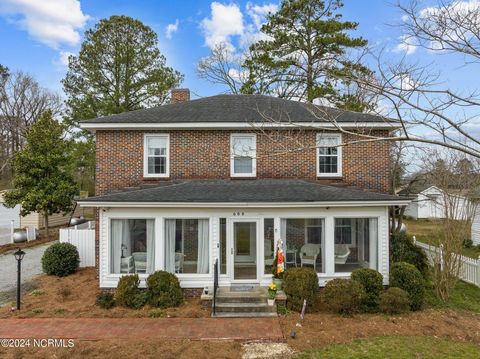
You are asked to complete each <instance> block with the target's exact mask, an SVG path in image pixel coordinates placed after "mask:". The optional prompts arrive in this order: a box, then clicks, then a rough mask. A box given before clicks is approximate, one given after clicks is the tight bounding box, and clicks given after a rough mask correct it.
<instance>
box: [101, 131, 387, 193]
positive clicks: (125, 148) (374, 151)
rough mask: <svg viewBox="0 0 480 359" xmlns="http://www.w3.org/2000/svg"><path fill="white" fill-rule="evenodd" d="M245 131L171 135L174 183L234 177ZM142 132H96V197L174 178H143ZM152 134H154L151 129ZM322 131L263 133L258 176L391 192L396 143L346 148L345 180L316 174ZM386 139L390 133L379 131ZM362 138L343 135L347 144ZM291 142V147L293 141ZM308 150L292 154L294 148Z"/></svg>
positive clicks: (260, 142)
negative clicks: (236, 136)
mask: <svg viewBox="0 0 480 359" xmlns="http://www.w3.org/2000/svg"><path fill="white" fill-rule="evenodd" d="M232 132H239V131H226V130H201V131H196V130H195V131H193V130H190V131H188V130H185V131H183V130H182V131H161V132H158V133H170V177H169V179H172V180H173V179H229V178H230V134H231V133H232ZM144 133H145V132H142V131H134V130H130V131H128V130H127V131H116V130H111V131H110V130H108V131H107V130H101V131H97V133H96V147H97V148H96V155H97V165H96V166H97V168H96V194H97V195H101V194H105V193H108V192H111V191H114V190H119V189H122V188H125V187H130V186H138V185H141V184H144V183H155V182H159V181H165V180H168V179H161V180H159V179H151V178H144V177H143V142H144ZM147 133H154V131H148V132H147ZM317 133H318V131H301V132H299V133H294V132H292V131H288V130H284V131H270V132H268V133H257V178H279V179H282V178H283V179H286V178H291V179H293V178H295V179H305V180H311V181H319V182H321V183H342V184H345V185H349V186H354V187H358V188H362V189H365V190H371V191H376V192H385V193H389V192H390V189H391V181H390V169H389V168H390V157H389V151H390V143H389V142H388V141H375V142H364V143H355V144H350V145H347V146H344V147H343V177H342V178H339V179H338V178H337V179H328V178H327V179H325V178H321V179H319V178H317V176H316V149H315V142H316V134H317ZM377 134H378V135H381V136H385V135H387V134H388V133H387V132H386V131H377ZM355 139H358V137H357V136H354V135H347V134H344V135H343V142H344V143H351V142H352V141H355ZM289 142H290V143H289ZM299 144H300V146H301V147H303V148H306V149H303V150H301V151H295V152H288V153H285V152H286V150H291V149H293V148H298V147H299Z"/></svg>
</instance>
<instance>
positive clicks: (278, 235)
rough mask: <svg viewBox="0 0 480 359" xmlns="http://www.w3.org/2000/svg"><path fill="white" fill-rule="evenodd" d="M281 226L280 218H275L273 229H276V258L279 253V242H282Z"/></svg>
mask: <svg viewBox="0 0 480 359" xmlns="http://www.w3.org/2000/svg"><path fill="white" fill-rule="evenodd" d="M280 227H281V224H280V217H274V218H273V228H275V230H274V232H273V240H274V246H273V256H274V257H275V253H277V246H278V242H279V241H280V236H281V228H280Z"/></svg>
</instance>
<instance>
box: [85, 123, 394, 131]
mask: <svg viewBox="0 0 480 359" xmlns="http://www.w3.org/2000/svg"><path fill="white" fill-rule="evenodd" d="M295 127H301V128H302V129H330V130H332V129H335V128H345V129H350V130H351V129H355V128H359V129H360V128H361V129H364V128H375V129H379V130H390V131H393V130H396V129H399V128H400V127H401V126H400V124H398V123H394V122H340V123H338V122H337V123H333V122H325V123H317V122H315V123H312V122H284V123H279V122H272V123H258V124H257V123H251V122H240V123H239V122H164V123H151V122H149V123H134V122H130V123H119V122H115V123H110V122H82V123H80V128H82V129H85V130H89V131H91V132H95V131H97V130H184V129H189V130H192V129H193V130H195V129H197V130H205V129H217V130H239V129H252V128H254V129H255V128H256V129H265V128H275V129H277V128H295Z"/></svg>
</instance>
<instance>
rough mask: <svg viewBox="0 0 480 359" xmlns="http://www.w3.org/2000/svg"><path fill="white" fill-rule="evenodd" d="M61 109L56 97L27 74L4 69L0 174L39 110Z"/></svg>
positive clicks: (56, 111)
mask: <svg viewBox="0 0 480 359" xmlns="http://www.w3.org/2000/svg"><path fill="white" fill-rule="evenodd" d="M48 109H50V110H51V111H52V113H53V114H54V115H59V114H60V113H61V111H62V101H61V99H60V97H59V96H58V95H57V94H55V93H53V92H51V91H49V90H46V89H44V88H42V87H41V86H40V85H39V84H38V82H37V81H36V80H35V79H34V78H33V77H32V76H30V75H29V74H26V73H23V72H21V71H18V72H13V73H10V72H8V71H5V72H4V73H3V76H1V81H0V119H1V122H0V150H1V153H0V161H1V162H0V173H4V171H5V169H6V168H7V166H8V161H9V159H10V158H11V156H12V154H13V153H14V152H15V151H18V150H19V149H21V148H22V146H23V144H24V142H25V134H26V132H27V130H28V129H29V128H30V126H31V125H32V124H33V123H34V122H36V121H37V119H38V118H39V117H40V115H41V114H42V113H44V112H45V111H46V110H48Z"/></svg>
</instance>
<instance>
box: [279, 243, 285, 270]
mask: <svg viewBox="0 0 480 359" xmlns="http://www.w3.org/2000/svg"><path fill="white" fill-rule="evenodd" d="M284 262H285V258H284V257H283V249H282V241H280V243H279V244H278V249H277V274H280V273H282V272H283V271H284V270H285V268H284Z"/></svg>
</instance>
